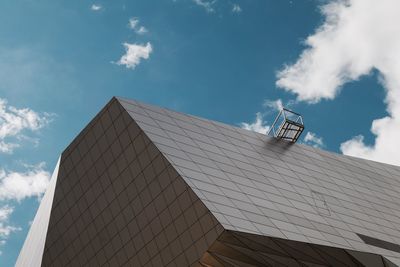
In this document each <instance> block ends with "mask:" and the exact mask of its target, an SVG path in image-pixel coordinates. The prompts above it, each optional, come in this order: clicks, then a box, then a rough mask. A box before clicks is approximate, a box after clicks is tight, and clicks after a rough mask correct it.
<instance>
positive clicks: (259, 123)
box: [240, 112, 270, 134]
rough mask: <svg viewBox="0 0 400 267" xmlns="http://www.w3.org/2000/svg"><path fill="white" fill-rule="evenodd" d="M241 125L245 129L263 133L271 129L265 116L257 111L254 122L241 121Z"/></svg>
mask: <svg viewBox="0 0 400 267" xmlns="http://www.w3.org/2000/svg"><path fill="white" fill-rule="evenodd" d="M240 127H242V128H243V129H246V130H250V131H253V132H257V133H262V134H267V133H268V131H269V129H270V126H269V125H266V124H265V122H264V116H263V114H262V113H260V112H257V113H256V119H255V121H254V122H252V123H246V122H242V123H240Z"/></svg>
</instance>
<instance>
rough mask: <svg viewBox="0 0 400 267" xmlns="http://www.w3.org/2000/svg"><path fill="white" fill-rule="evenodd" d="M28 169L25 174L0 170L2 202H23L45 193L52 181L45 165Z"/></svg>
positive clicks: (0, 198) (0, 196)
mask: <svg viewBox="0 0 400 267" xmlns="http://www.w3.org/2000/svg"><path fill="white" fill-rule="evenodd" d="M26 167H28V170H27V171H25V172H15V171H6V170H4V169H0V200H17V201H21V200H23V199H25V198H29V197H34V196H36V197H40V196H41V195H42V194H43V193H44V191H45V190H46V188H47V185H48V183H49V181H50V173H49V172H47V171H46V170H45V169H44V163H40V164H38V165H34V166H26Z"/></svg>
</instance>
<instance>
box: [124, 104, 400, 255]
mask: <svg viewBox="0 0 400 267" xmlns="http://www.w3.org/2000/svg"><path fill="white" fill-rule="evenodd" d="M118 100H119V101H120V103H121V104H122V105H123V106H124V108H125V109H127V110H128V111H132V112H130V113H129V114H130V115H131V117H132V118H133V119H134V120H135V121H137V122H138V124H139V126H140V127H142V129H143V130H144V132H145V133H146V134H148V136H149V138H150V139H151V140H152V141H153V142H154V143H155V144H156V145H157V147H158V148H159V149H160V151H161V152H162V153H164V154H165V155H166V156H167V158H168V159H169V160H170V161H171V163H172V164H173V165H174V166H176V169H177V170H178V172H179V173H180V174H181V175H182V176H183V177H184V179H185V180H186V181H188V184H189V185H190V186H195V190H194V191H195V192H196V193H197V194H198V195H199V197H200V198H201V199H203V200H204V199H206V201H204V202H205V204H206V206H207V207H208V208H209V209H210V210H211V211H212V212H213V213H214V214H215V216H216V218H218V219H221V220H223V222H222V223H223V224H224V226H225V225H229V226H230V227H231V228H232V229H236V230H242V231H245V232H246V231H247V232H251V233H257V234H260V235H266V236H275V237H282V236H284V237H286V238H287V239H291V238H293V237H294V236H297V237H301V239H304V238H306V239H307V240H308V241H309V242H313V243H318V244H329V245H331V246H336V247H347V248H352V249H355V250H360V251H367V252H376V251H379V253H381V254H383V255H385V256H391V257H396V258H398V259H397V261H400V260H399V259H400V253H398V252H394V251H390V250H387V249H385V248H379V247H376V246H372V245H368V244H365V243H364V242H363V241H362V240H361V239H360V238H359V237H358V236H357V234H363V235H369V236H371V237H373V238H376V239H379V240H382V241H385V242H391V243H396V242H397V243H398V242H399V240H400V194H399V193H400V167H398V166H392V165H388V164H383V163H378V162H373V161H369V160H364V159H358V158H353V157H349V156H344V155H339V154H335V153H331V152H327V151H323V150H319V149H316V148H313V147H309V146H305V145H302V144H289V143H287V142H284V141H279V140H275V139H273V138H271V137H269V136H266V135H263V134H259V133H254V132H250V131H247V130H244V129H240V128H238V127H234V126H230V125H226V124H223V123H219V122H214V121H210V120H207V119H202V118H197V117H195V116H191V115H185V114H182V113H178V112H174V111H171V110H167V109H162V108H159V107H154V106H151V105H147V104H143V103H138V102H136V101H131V100H126V99H121V98H119V99H118ZM157 127H158V129H157ZM179 135H181V136H182V139H181V140H180V136H179ZM213 163H214V164H213ZM213 203H214V205H213ZM239 203H240V204H239ZM249 205H253V207H254V209H253V210H260V211H265V212H263V215H260V214H259V213H258V215H256V214H255V213H254V214H252V213H251V212H252V210H251V209H248V210H245V209H246V207H249ZM224 207H226V208H224ZM268 211H270V212H268ZM249 212H250V213H249ZM263 218H264V219H265V224H263V223H262V220H263ZM275 229H276V230H275ZM285 233H286V235H284V234H285ZM303 236H304V238H303ZM392 259H393V258H392ZM393 261H395V260H393Z"/></svg>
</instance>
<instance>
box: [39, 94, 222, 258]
mask: <svg viewBox="0 0 400 267" xmlns="http://www.w3.org/2000/svg"><path fill="white" fill-rule="evenodd" d="M222 231H223V228H222V226H221V225H220V224H219V222H218V221H217V220H216V218H215V217H214V216H213V215H212V213H211V212H210V211H209V210H208V209H207V208H206V206H205V205H204V204H203V203H202V201H201V200H200V199H199V198H198V197H197V196H196V194H195V193H194V192H193V190H192V189H191V188H190V187H189V186H188V185H187V184H186V183H185V181H184V180H183V179H182V177H180V175H179V174H178V173H177V172H176V170H175V169H174V167H173V166H172V165H171V164H170V163H169V162H168V161H167V160H166V159H165V157H164V156H163V155H162V154H161V153H160V151H159V150H158V149H157V148H156V146H155V145H154V144H153V143H152V142H151V140H150V139H149V138H148V137H147V135H146V134H145V133H144V132H143V131H142V130H141V129H140V128H139V127H138V125H137V124H136V123H135V122H134V120H133V119H132V118H131V117H130V116H129V115H128V113H127V112H126V111H125V110H124V109H123V108H122V107H121V105H120V104H119V103H118V101H116V100H115V99H112V100H111V101H110V103H109V104H108V105H107V106H106V107H105V108H104V109H103V110H102V111H101V112H100V113H99V114H98V115H97V116H96V117H95V118H94V119H93V120H92V121H91V122H90V123H89V125H88V126H87V127H86V128H85V129H84V130H83V131H82V132H81V133H80V134H79V135H78V137H77V138H75V139H74V141H73V142H72V143H71V145H70V146H69V147H68V148H67V149H66V150H65V151H64V152H63V154H62V159H61V163H60V172H59V176H58V181H57V186H56V189H55V196H54V201H53V207H52V213H51V217H50V223H49V227H48V234H47V239H46V245H45V250H44V254H43V261H42V266H189V265H191V264H193V263H196V262H198V260H199V259H200V257H201V256H202V254H203V253H204V252H205V251H206V250H207V248H208V247H209V246H210V245H211V244H212V243H213V242H214V241H215V240H216V238H217V237H218V236H219V235H220V234H221V233H222Z"/></svg>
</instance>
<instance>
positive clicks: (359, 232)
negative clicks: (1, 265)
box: [16, 98, 400, 267]
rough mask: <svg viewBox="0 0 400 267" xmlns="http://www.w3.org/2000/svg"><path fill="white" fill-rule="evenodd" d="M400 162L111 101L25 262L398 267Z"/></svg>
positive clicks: (59, 183)
mask: <svg viewBox="0 0 400 267" xmlns="http://www.w3.org/2000/svg"><path fill="white" fill-rule="evenodd" d="M399 193H400V167H396V166H391V165H387V164H382V163H377V162H372V161H368V160H363V159H357V158H352V157H348V156H343V155H338V154H334V153H329V152H325V151H322V150H319V149H316V148H313V147H308V146H305V145H302V144H291V143H287V142H285V141H280V140H276V139H274V138H271V137H268V136H265V135H262V134H258V133H254V132H250V131H247V130H244V129H240V128H237V127H233V126H229V125H225V124H222V123H218V122H214V121H210V120H206V119H202V118H198V117H194V116H190V115H185V114H181V113H177V112H174V111H170V110H167V109H162V108H158V107H154V106H151V105H147V104H143V103H139V102H137V101H133V100H126V99H121V98H113V99H112V100H111V101H110V102H109V103H108V104H107V105H106V106H105V107H104V108H103V110H102V111H101V112H100V113H99V114H98V115H97V116H96V117H95V118H94V119H93V120H92V121H91V122H90V123H89V125H88V126H86V127H85V129H84V130H83V131H82V132H81V133H80V134H79V135H78V136H77V137H76V138H75V139H74V141H73V142H72V143H71V144H70V145H69V146H68V147H67V148H66V149H65V151H64V152H63V153H62V155H61V157H60V160H59V163H58V164H57V167H56V170H55V171H54V174H53V177H52V180H51V183H50V185H49V188H48V190H47V192H46V194H45V196H44V197H43V200H42V202H41V204H40V207H39V209H38V212H37V215H36V217H35V219H34V222H33V223H32V226H31V229H30V231H29V234H28V237H27V239H26V241H25V243H24V246H23V248H22V250H21V252H20V255H19V257H18V260H17V263H16V266H33V267H35V266H382V267H385V266H386V267H388V266H390V267H392V266H400V196H399Z"/></svg>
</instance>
